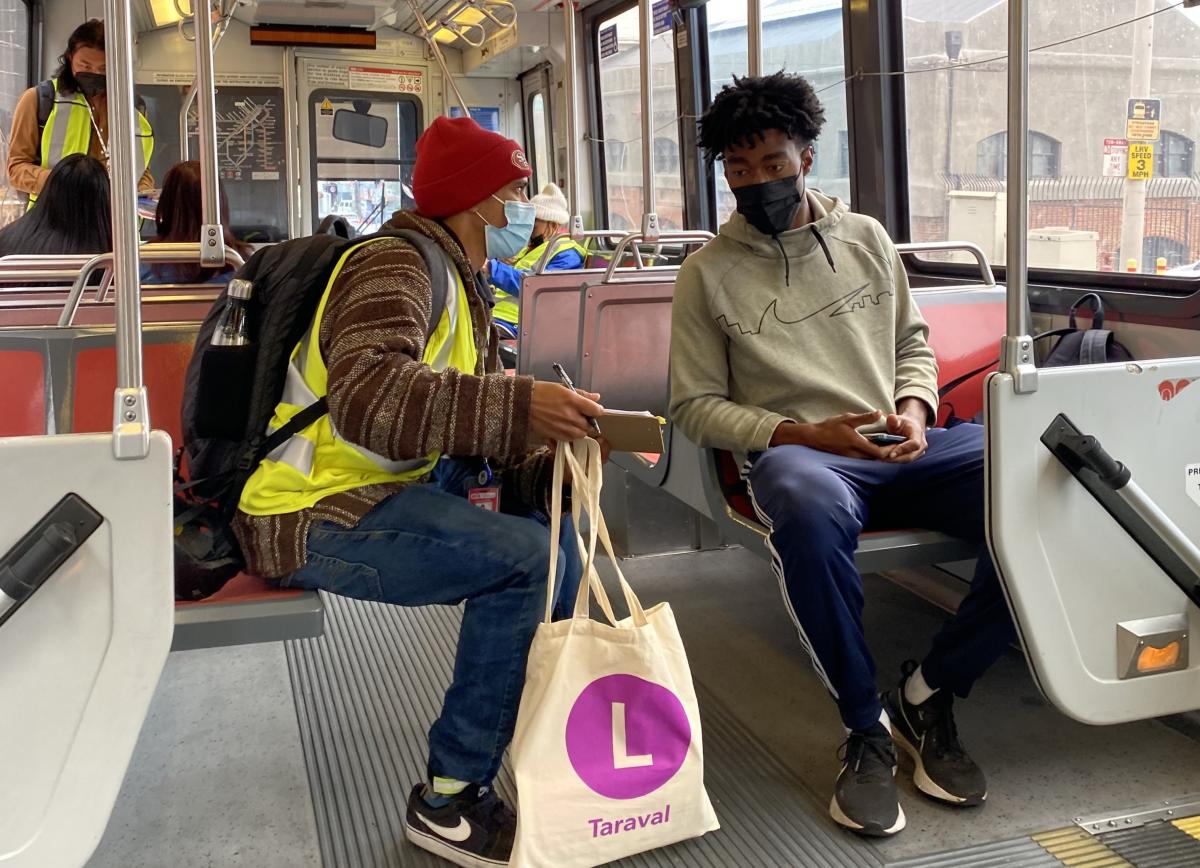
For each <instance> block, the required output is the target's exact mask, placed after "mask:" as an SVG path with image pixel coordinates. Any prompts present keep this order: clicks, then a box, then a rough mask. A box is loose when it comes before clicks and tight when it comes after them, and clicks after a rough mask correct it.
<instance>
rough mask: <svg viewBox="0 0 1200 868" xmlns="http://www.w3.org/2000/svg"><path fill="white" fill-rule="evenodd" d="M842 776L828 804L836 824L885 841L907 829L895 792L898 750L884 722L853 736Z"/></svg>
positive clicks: (844, 749) (845, 747)
mask: <svg viewBox="0 0 1200 868" xmlns="http://www.w3.org/2000/svg"><path fill="white" fill-rule="evenodd" d="M841 760H842V762H843V765H842V771H841V774H839V775H838V779H837V785H836V787H835V789H834V792H833V801H831V802H830V803H829V813H830V815H831V816H832V817H833V819H834V821H835V822H836V823H838V824H839V825H841V826H845V827H846V828H847V829H850V830H851V831H853V832H857V833H858V834H860V835H870V836H872V837H876V838H886V837H888V836H890V835H895V834H896V833H897V832H899V831H900V830H901V829H903V828H904V809H903V808H901V807H900V794H899V791H898V790H897V789H896V748H895V747H894V746H893V745H892V735H891V733H889V732H888V730H887V727H885V726H884V725H883V724H882V723H876V724H875V725H874V726H872V727H871V728H870V729H867V730H863V731H859V730H855V731H854V732H852V733H850V737H849V738H847V739H846V743H845V744H844V745H842V752H841Z"/></svg>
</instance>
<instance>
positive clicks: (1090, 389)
mask: <svg viewBox="0 0 1200 868" xmlns="http://www.w3.org/2000/svg"><path fill="white" fill-rule="evenodd" d="M1038 377H1039V381H1038V389H1037V391H1036V392H1034V393H1031V394H1025V395H1018V394H1016V393H1015V392H1014V391H1013V385H1012V379H1011V377H1010V376H1008V375H1006V374H997V375H994V376H993V377H992V378H991V379H989V381H988V385H987V424H988V444H987V475H988V496H989V504H988V506H989V510H988V512H989V514H988V522H989V536H990V538H989V542H990V544H991V546H992V551H993V556H994V557H995V559H996V564H997V568H998V569H999V571H1000V573H1001V576H1002V579H1003V581H1004V584H1005V589H1006V592H1007V593H1008V596H1009V602H1010V605H1011V607H1012V608H1013V610H1014V612H1015V614H1016V616H1017V621H1018V624H1019V629H1020V633H1021V636H1022V640H1023V642H1024V644H1025V648H1026V651H1027V653H1028V656H1029V661H1030V666H1031V668H1032V670H1033V672H1034V675H1035V677H1036V678H1037V680H1038V682H1039V684H1040V686H1041V688H1042V689H1043V691H1044V692H1045V693H1046V695H1047V697H1048V698H1049V699H1050V700H1051V701H1052V702H1053V703H1054V704H1055V705H1056V706H1057V707H1058V708H1059V709H1061V710H1062V711H1063V712H1065V713H1067V714H1069V715H1071V716H1072V717H1075V718H1077V719H1079V720H1082V721H1085V722H1088V723H1117V722H1120V721H1127V720H1136V719H1141V718H1148V717H1155V716H1160V715H1164V714H1171V713H1176V712H1180V711H1185V710H1190V709H1195V708H1200V652H1197V653H1193V654H1192V655H1191V658H1192V659H1191V660H1190V661H1189V664H1188V666H1187V668H1186V669H1183V670H1181V671H1169V672H1160V673H1158V674H1153V675H1146V676H1142V677H1135V678H1126V677H1123V676H1126V675H1128V671H1127V665H1126V661H1125V659H1124V658H1123V657H1122V656H1121V654H1120V653H1119V650H1118V633H1119V629H1118V624H1120V623H1122V622H1129V621H1133V620H1137V619H1141V618H1150V617H1158V616H1175V617H1176V618H1183V619H1186V624H1187V627H1188V629H1187V635H1191V634H1192V633H1193V632H1194V631H1195V630H1196V629H1197V628H1200V611H1198V610H1197V608H1196V606H1194V605H1192V604H1191V603H1190V602H1189V601H1188V599H1187V597H1185V596H1184V594H1183V593H1182V592H1181V591H1180V590H1179V588H1178V587H1177V586H1176V585H1175V584H1174V583H1173V582H1172V581H1171V580H1170V579H1169V578H1168V577H1167V575H1166V574H1165V573H1164V572H1163V571H1162V569H1160V567H1159V566H1158V565H1157V564H1156V563H1155V561H1154V560H1152V559H1151V558H1150V556H1149V555H1147V554H1146V552H1145V551H1144V550H1143V549H1142V548H1141V547H1140V546H1139V545H1138V544H1137V543H1136V542H1135V541H1134V539H1133V538H1132V537H1131V536H1129V534H1127V533H1126V532H1125V530H1124V529H1123V528H1122V527H1121V525H1120V524H1118V523H1117V521H1116V520H1115V519H1114V518H1112V517H1111V516H1110V515H1109V513H1108V512H1107V511H1106V510H1105V509H1104V507H1102V506H1101V505H1100V503H1098V502H1097V501H1096V500H1095V498H1094V497H1093V496H1092V495H1091V494H1090V493H1089V492H1088V491H1087V490H1086V489H1085V488H1084V487H1083V485H1082V484H1081V483H1080V482H1079V481H1078V480H1076V479H1075V478H1074V477H1073V476H1072V475H1071V473H1070V472H1069V471H1068V470H1067V469H1066V468H1065V467H1064V466H1063V465H1062V464H1061V463H1060V462H1059V460H1058V459H1057V458H1056V457H1055V456H1054V455H1053V454H1052V453H1051V452H1050V451H1049V449H1047V447H1046V446H1044V445H1043V444H1042V443H1041V442H1040V438H1041V436H1042V434H1043V432H1045V430H1046V429H1047V427H1048V426H1049V425H1050V424H1051V422H1052V421H1053V420H1054V419H1055V417H1056V416H1057V415H1058V414H1059V413H1063V414H1065V415H1066V416H1067V417H1068V418H1069V419H1070V420H1071V421H1072V422H1073V423H1074V424H1075V426H1076V427H1077V428H1079V429H1080V430H1081V431H1082V432H1083V433H1086V434H1090V435H1094V436H1095V437H1096V438H1098V439H1099V441H1100V443H1101V444H1102V445H1103V447H1104V448H1105V449H1106V450H1107V451H1108V452H1109V453H1110V454H1111V455H1112V456H1113V457H1114V458H1116V459H1117V460H1119V461H1121V462H1123V463H1124V464H1125V465H1126V466H1127V467H1128V468H1129V469H1130V470H1131V472H1132V474H1133V480H1134V481H1135V482H1136V483H1137V485H1138V486H1140V487H1141V489H1142V490H1144V491H1145V492H1146V493H1147V494H1148V495H1149V496H1150V497H1151V498H1152V499H1153V500H1154V501H1155V502H1156V503H1157V505H1158V507H1159V508H1160V509H1161V510H1162V511H1163V512H1164V513H1166V515H1167V516H1168V517H1169V518H1170V519H1171V520H1172V521H1173V522H1174V523H1175V524H1176V525H1178V527H1179V528H1180V529H1181V530H1182V531H1183V532H1184V534H1185V535H1186V536H1187V537H1189V538H1190V539H1192V540H1200V504H1198V503H1196V502H1194V501H1192V500H1191V499H1190V498H1189V497H1188V495H1187V491H1186V485H1185V481H1186V468H1187V466H1188V465H1190V464H1197V463H1200V384H1195V385H1191V387H1190V388H1188V387H1186V386H1185V387H1184V388H1182V389H1178V388H1177V387H1178V384H1179V383H1180V381H1190V380H1193V379H1196V378H1200V359H1177V360H1168V361H1161V362H1145V363H1142V364H1130V365H1123V364H1118V365H1097V366H1090V367H1078V368H1057V369H1046V370H1042V371H1039V374H1038ZM1163 384H1171V385H1172V388H1171V389H1166V388H1165V387H1163ZM1160 387H1162V388H1160ZM1171 392H1174V394H1173V396H1172V395H1170V394H1169V393H1171Z"/></svg>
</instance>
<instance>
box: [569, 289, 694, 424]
mask: <svg viewBox="0 0 1200 868" xmlns="http://www.w3.org/2000/svg"><path fill="white" fill-rule="evenodd" d="M674 296H675V280H674V278H673V277H670V279H665V280H660V281H659V282H655V283H626V282H619V283H599V284H594V285H586V286H585V287H584V291H583V299H582V304H581V311H580V320H579V346H578V350H577V354H578V360H579V384H580V385H581V386H582V387H583V388H585V389H587V390H588V391H591V392H599V393H600V394H602V395H603V396H604V400H605V401H606V402H607V403H608V404H609V405H611V406H613V407H618V408H622V409H629V410H649V411H650V412H651V413H654V414H655V415H658V416H663V417H666V415H667V403H668V400H669V398H670V382H669V366H670V350H671V300H672V299H673V298H674Z"/></svg>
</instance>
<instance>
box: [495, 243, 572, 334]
mask: <svg viewBox="0 0 1200 868" xmlns="http://www.w3.org/2000/svg"><path fill="white" fill-rule="evenodd" d="M551 240H553V239H551ZM549 243H550V241H543V242H542V243H541V244H539V245H538V246H537V247H535V248H533V249H532V250H528V249H527V250H526V251H525V252H524V253H522V254H521V255H520V256H519V257H518V258H517V261H516V264H514V265H513V268H515V269H517V270H518V271H532V270H533V269H534V268H535V267H536V266H537V264H538V261H539V260H540V259H541V258H542V254H543V253H545V252H546V245H547V244H549ZM567 250H574V251H575V252H576V253H578V254H579V255H580V256H582V257H583V262H584V264H585V265H586V264H587V258H588V252H587V249H586V248H584V247H583V246H582V245H580V244H578V243H576V242H575V241H574V240H570V241H567V243H566V244H563V245H562V246H561V247H559V249H558V253H563V252H565V251H567ZM558 253H555V254H554V255H555V256H557V255H558ZM548 264H549V263H547V265H548ZM520 315H521V306H520V304H519V302H518V300H517V298H516V296H512V295H509V294H508V293H507V292H505V291H504V290H502V289H497V290H496V307H495V308H494V309H493V310H492V316H493V317H495V318H496V319H502V320H504V321H505V322H511V323H515V322H518V317H520Z"/></svg>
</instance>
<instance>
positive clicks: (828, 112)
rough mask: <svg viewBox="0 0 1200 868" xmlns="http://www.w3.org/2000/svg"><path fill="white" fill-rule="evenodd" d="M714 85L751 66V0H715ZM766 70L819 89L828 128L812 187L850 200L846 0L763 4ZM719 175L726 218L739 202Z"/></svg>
mask: <svg viewBox="0 0 1200 868" xmlns="http://www.w3.org/2000/svg"><path fill="white" fill-rule="evenodd" d="M705 11H706V14H707V16H708V34H707V35H708V69H709V77H710V80H709V86H710V87H711V89H712V93H713V94H716V93H717V91H719V90H720V89H721V88H722V87H724V86H725V85H727V84H729V83H730V81H731V80H732V78H733V76H735V75H745V74H746V72H747V70H748V69H749V66H750V64H749V52H748V49H747V47H746V2H745V0H709V2H708V4H707V5H706V6H705ZM762 18H763V21H762V45H763V72H766V73H770V72H777V71H778V70H781V69H782V70H786V71H787V72H790V73H795V74H797V75H802V76H804V77H805V78H807V79H808V80H809V81H810V82H811V83H812V85H813V87H815V88H816V90H817V93H818V95H819V96H820V99H821V103H822V104H823V105H824V107H825V128H824V130H823V131H822V133H821V138H820V139H819V140H818V141H817V142H816V145H815V147H814V151H815V153H816V159H815V160H814V162H813V170H812V173H811V174H810V175H809V177H808V184H809V186H811V187H814V188H816V189H819V190H821V191H822V192H824V193H826V194H828V195H830V196H837V197H838V198H839V199H842V200H844V201H846V202H849V201H850V138H849V132H848V130H849V125H848V122H847V114H846V85H845V83H844V81H843V79H844V78H845V75H846V72H845V60H844V50H843V43H842V3H841V2H840V0H809V2H805V3H772V4H766V3H764V4H763V10H762ZM714 175H715V177H716V197H717V217H718V221H719V222H721V223H723V222H725V220H726V219H728V217H729V215H730V214H732V213H733V210H734V207H735V203H734V199H733V194H732V193H731V192H730V191H729V185H728V184H726V183H725V178H724V176H723V174H722V173H721V171H720V167H719V166H718V171H716V172H714Z"/></svg>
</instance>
